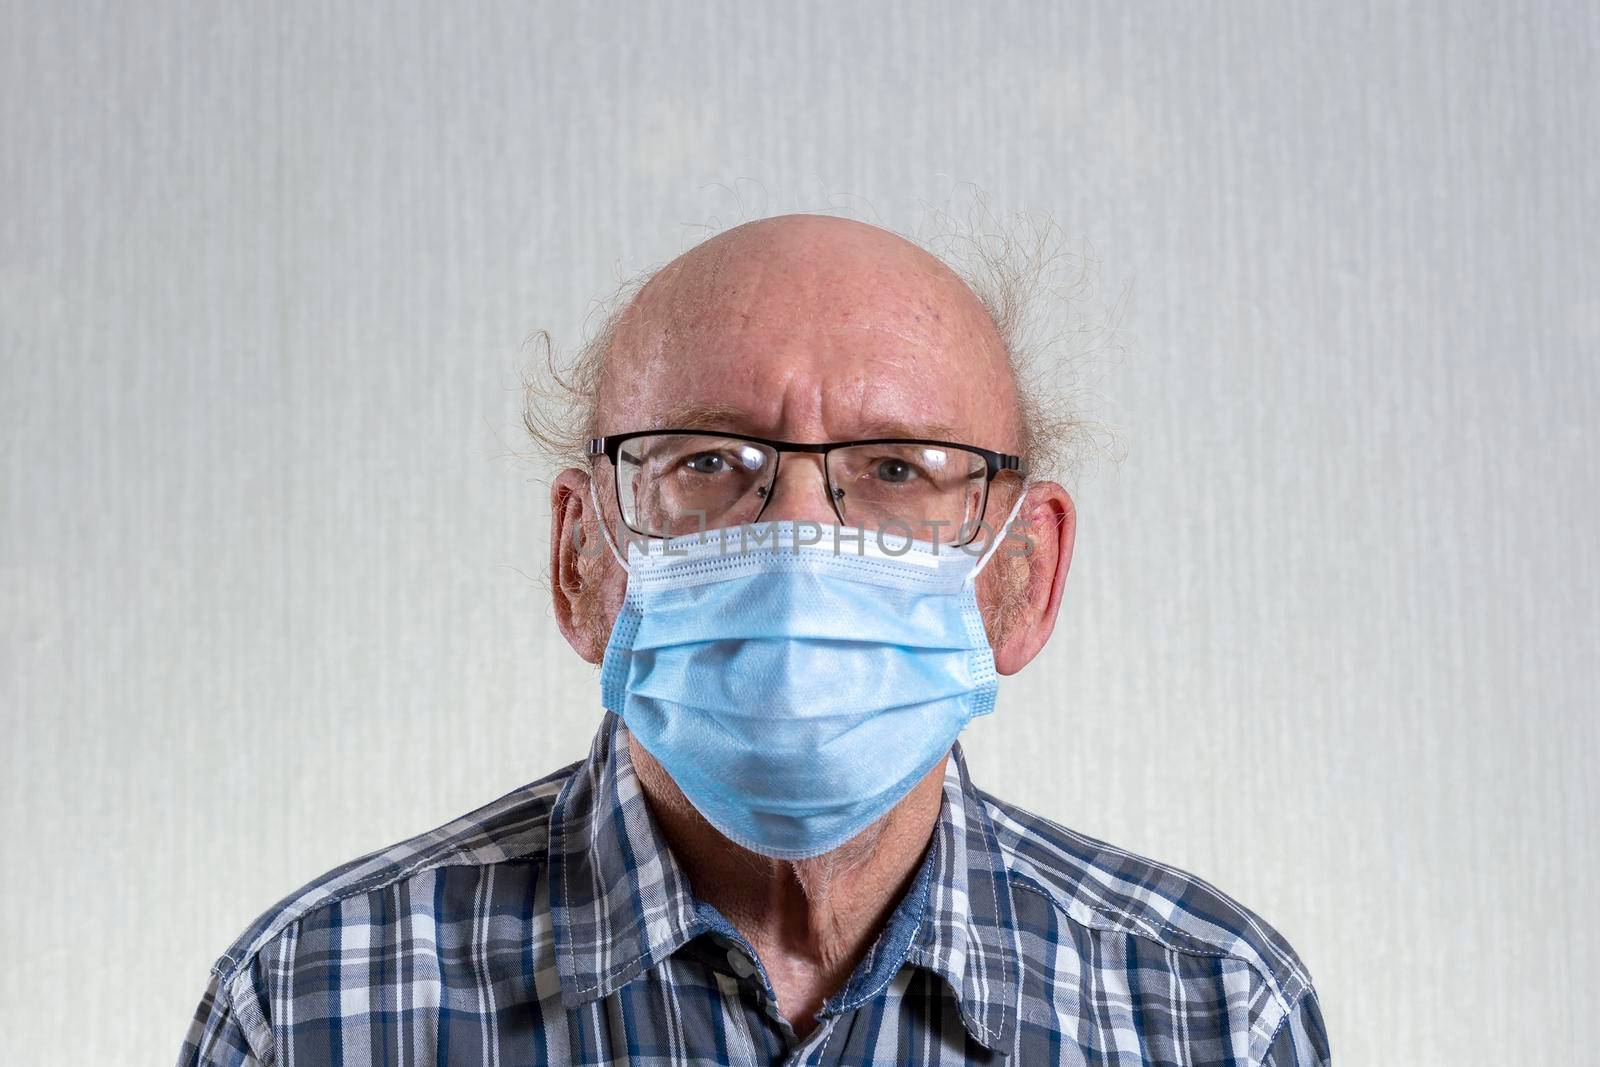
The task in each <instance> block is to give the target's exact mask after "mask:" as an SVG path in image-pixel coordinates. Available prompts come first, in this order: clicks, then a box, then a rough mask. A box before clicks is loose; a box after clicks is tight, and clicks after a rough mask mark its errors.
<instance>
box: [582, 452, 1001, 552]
mask: <svg viewBox="0 0 1600 1067" xmlns="http://www.w3.org/2000/svg"><path fill="white" fill-rule="evenodd" d="M662 434H682V435H685V436H692V437H725V438H728V439H729V440H732V441H748V442H750V443H751V444H755V445H765V446H766V447H768V448H770V449H772V450H773V452H774V453H775V454H776V458H774V459H773V461H772V482H771V484H773V485H776V484H777V481H778V470H779V468H780V467H782V466H783V454H784V453H785V452H800V453H803V454H806V455H813V456H821V457H822V471H823V477H824V478H827V472H828V453H830V452H832V451H834V450H836V449H840V448H853V447H855V446H857V445H917V446H921V447H927V448H959V449H961V450H962V451H963V452H972V453H975V454H976V455H978V456H981V457H982V458H983V462H984V468H985V473H984V479H983V504H982V506H981V507H980V508H979V509H978V518H979V520H980V522H981V520H982V518H983V516H984V515H985V514H987V513H988V510H989V487H990V486H991V485H992V484H994V479H995V475H997V474H999V473H1000V472H1001V471H1015V472H1016V473H1017V474H1019V475H1022V476H1024V477H1026V475H1027V473H1028V462H1027V460H1025V459H1023V458H1022V457H1021V456H1014V455H1011V454H1010V453H1008V452H996V451H995V450H994V449H992V448H980V447H979V446H977V445H966V444H961V443H959V442H956V441H935V440H933V439H931V438H926V437H866V438H862V439H861V440H859V441H824V442H821V443H817V444H812V443H805V442H799V441H775V440H773V439H772V438H770V437H751V436H750V435H749V434H742V433H728V432H726V431H723V430H708V429H705V428H703V427H702V428H700V429H670V428H669V429H661V430H635V431H633V432H632V433H614V434H607V435H606V436H605V437H591V438H590V439H589V441H588V443H587V444H585V445H584V448H583V454H584V456H585V457H586V458H589V459H593V458H595V457H596V456H604V457H606V459H607V460H609V461H610V462H611V469H612V471H613V472H615V471H616V470H617V455H618V453H620V452H621V451H622V446H623V445H624V444H626V443H627V442H629V441H632V440H633V439H634V438H637V437H657V436H660V435H662ZM611 481H612V486H611V488H612V494H613V496H615V497H616V501H617V515H618V517H620V518H621V519H622V521H623V524H624V525H626V526H627V527H628V529H629V530H632V531H633V532H634V533H636V534H638V535H639V536H640V537H655V538H660V537H663V536H664V535H662V534H654V533H649V532H647V531H645V530H641V529H638V528H637V527H635V526H634V525H633V523H631V522H628V517H627V515H626V514H625V513H624V509H623V506H622V484H621V481H620V480H619V479H617V478H615V477H613V478H612V479H611ZM828 489H829V492H828V493H827V494H826V496H827V497H828V503H829V504H830V505H831V506H832V507H833V513H834V514H835V515H837V516H838V518H839V521H840V522H841V523H846V524H848V522H847V520H846V519H845V517H844V513H843V512H842V511H840V510H839V499H838V497H836V496H835V495H834V493H833V491H832V490H833V486H832V485H831V484H830V485H829V486H828ZM770 503H772V497H771V496H770V495H769V496H768V497H766V498H765V499H764V500H762V501H761V507H760V509H759V510H758V511H757V512H756V514H755V518H753V519H751V520H750V521H751V522H760V521H761V516H762V515H764V514H766V511H767V505H768V504H770ZM977 535H978V531H977V530H974V531H973V532H972V533H971V534H969V535H968V537H967V541H971V540H972V538H974V537H976V536H977ZM963 543H965V542H963Z"/></svg>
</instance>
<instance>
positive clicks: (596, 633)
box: [573, 554, 628, 651]
mask: <svg viewBox="0 0 1600 1067" xmlns="http://www.w3.org/2000/svg"><path fill="white" fill-rule="evenodd" d="M592 566H593V567H594V570H593V571H591V572H590V573H589V574H586V575H585V576H584V582H583V587H582V589H581V590H580V591H579V593H578V596H577V597H576V598H575V599H574V601H573V607H574V608H575V610H576V613H577V614H578V616H579V617H580V618H582V619H583V624H584V628H585V629H586V630H587V631H588V633H589V637H590V638H591V640H593V641H594V643H595V646H596V648H597V649H598V650H600V651H604V649H605V647H606V643H607V642H608V641H610V640H611V628H612V627H613V626H614V625H615V624H616V621H617V613H618V612H619V611H621V610H622V598H623V595H624V594H625V593H626V592H627V588H628V573H627V572H626V571H624V570H623V569H622V568H621V567H620V566H618V565H617V561H616V560H614V559H612V558H611V557H610V555H609V554H608V555H606V556H602V557H597V558H596V559H595V560H594V561H593V563H592Z"/></svg>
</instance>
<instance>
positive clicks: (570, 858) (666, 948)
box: [549, 711, 1021, 1049]
mask: <svg viewBox="0 0 1600 1067" xmlns="http://www.w3.org/2000/svg"><path fill="white" fill-rule="evenodd" d="M627 737H628V735H627V728H626V727H625V726H624V725H623V724H622V720H621V719H620V718H619V717H618V716H616V715H615V714H613V713H611V712H609V711H608V712H606V713H605V719H604V721H603V722H602V723H601V726H600V729H599V730H598V731H597V732H596V734H595V739H594V744H593V747H592V748H591V749H590V752H589V758H588V759H587V760H586V761H585V762H584V763H583V764H582V765H580V766H579V767H578V768H576V769H575V770H574V772H573V774H572V777H571V778H570V779H568V781H567V783H566V785H565V786H563V787H562V790H561V792H560V794H559V795H558V796H557V798H556V801H555V805H554V807H553V808H552V810H551V813H550V852H549V872H550V911H551V920H552V925H553V927H554V937H555V951H556V973H557V975H558V976H559V978H560V982H561V1000H562V1004H563V1006H564V1007H566V1008H568V1009H572V1008H576V1007H579V1006H580V1005H583V1004H585V1003H588V1002H589V1001H592V1000H597V999H599V998H601V997H605V996H609V995H610V994H611V993H613V992H615V991H616V990H617V989H619V988H620V987H621V986H623V985H625V984H626V983H627V982H629V981H631V980H632V979H634V978H636V977H638V976H639V975H640V974H642V973H644V972H645V971H646V970H648V969H650V968H652V967H654V966H656V965H657V964H659V963H661V962H662V961H663V960H665V959H666V958H667V957H669V956H671V955H672V954H673V953H674V952H676V951H677V950H678V949H679V948H681V947H682V946H683V945H685V944H686V943H688V942H689V941H690V940H692V939H693V938H695V937H697V936H699V935H700V934H703V933H708V932H716V933H721V934H723V935H725V936H728V937H729V938H730V939H732V940H739V941H742V940H743V939H742V938H740V937H739V935H738V933H737V931H735V930H733V929H732V927H731V926H730V925H729V924H728V922H727V920H726V919H724V918H723V917H722V916H721V915H720V914H719V913H718V912H717V911H716V909H715V908H712V907H711V906H710V905H707V904H705V903H703V902H701V901H699V900H697V899H696V898H695V897H694V895H693V893H692V892H691V890H690V886H689V879H688V876H687V875H686V874H685V873H684V872H683V869H682V868H681V867H679V866H678V863H677V861H676V860H675V859H674V858H673V856H672V853H671V851H670V850H669V849H668V848H667V846H666V843H665V842H664V841H663V840H662V839H661V837H660V835H659V831H658V830H657V828H656V826H655V821H654V819H653V818H652V817H651V815H650V810H649V807H648V806H647V804H646V802H645V798H644V794H643V793H642V791H641V790H640V787H639V779H638V776H637V774H636V772H635V771H634V767H633V761H632V760H631V758H630V757H629V754H628V743H627ZM906 961H909V962H911V963H913V964H915V965H917V966H921V967H925V968H927V969H928V970H930V971H932V972H934V973H935V974H937V975H939V976H940V977H941V978H942V979H944V981H945V982H946V983H947V984H948V985H949V987H950V989H951V991H952V993H953V994H954V995H955V999H956V1002H957V1004H958V1006H959V1008H960V1012H961V1018H962V1021H963V1022H964V1023H965V1024H966V1027H967V1029H968V1030H969V1031H970V1032H971V1034H972V1036H973V1038H974V1039H975V1040H977V1041H978V1042H980V1043H981V1044H983V1045H984V1046H986V1047H988V1048H990V1049H996V1048H999V1049H1005V1048H1009V1047H1010V1045H1011V1037H1012V1033H1013V1030H1014V1028H1015V1026H1016V1018H1017V1011H1016V1008H1017V997H1018V990H1019V982H1020V977H1021V959H1020V948H1019V946H1018V943H1017V932H1016V924H1015V916H1014V911H1013V909H1012V902H1011V889H1010V883H1009V882H1008V881H1007V879H1006V875H1005V867H1004V864H1003V862H1002V857H1001V854H1000V851H999V846H998V844H997V843H996V840H995V833H994V827H993V826H992V825H991V823H990V821H989V817H988V813H987V811H986V809H985V807H984V805H983V801H982V799H981V798H980V797H979V796H978V794H977V791H976V789H975V788H974V787H973V785H972V783H971V779H970V778H969V777H968V774H967V766H966V761H965V760H964V759H963V757H962V754H961V746H960V745H959V744H957V745H956V746H955V747H954V749H953V751H952V753H951V759H950V762H949V763H948V764H947V765H946V769H945V781H944V803H943V804H942V806H941V808H940V812H939V819H938V821H937V822H936V823H935V825H934V833H933V841H932V844H931V846H930V848H929V849H928V854H927V857H926V858H925V859H924V861H923V865H922V867H921V869H920V870H919V871H918V874H917V877H916V879H915V880H914V881H913V883H912V887H911V889H910V890H909V891H908V892H907V893H906V896H905V898H904V899H903V900H902V901H901V902H900V904H899V906H898V907H897V908H896V910H895V913H894V915H893V916H891V918H890V920H889V922H888V923H887V924H886V925H885V928H884V931H883V933H882V934H881V935H880V937H879V939H878V941H877V942H876V943H875V944H874V945H873V947H872V949H871V951H870V952H869V953H868V955H867V957H866V958H865V959H863V960H862V962H861V964H860V965H859V966H858V967H857V968H856V972H855V974H853V975H852V976H851V978H850V980H849V981H848V982H847V983H846V984H845V987H844V989H842V990H841V991H840V992H839V993H838V994H836V995H835V996H834V997H833V998H831V999H830V1000H829V1002H828V1004H827V1005H826V1006H825V1008H824V1010H825V1011H830V1012H835V1011H846V1010H849V1009H851V1008H854V1007H856V1006H857V1005H859V1004H860V1003H861V1002H862V1001H864V1000H866V999H867V998H868V997H870V996H873V995H875V994H876V993H877V992H878V991H880V990H881V989H882V988H883V986H884V985H885V984H887V982H888V981H889V979H891V978H893V976H894V974H895V973H896V972H897V971H898V970H899V969H900V966H901V964H902V963H903V962H906Z"/></svg>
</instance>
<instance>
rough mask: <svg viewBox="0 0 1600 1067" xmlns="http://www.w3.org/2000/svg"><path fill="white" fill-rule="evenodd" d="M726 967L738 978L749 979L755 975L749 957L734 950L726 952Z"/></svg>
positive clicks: (754, 969) (754, 968)
mask: <svg viewBox="0 0 1600 1067" xmlns="http://www.w3.org/2000/svg"><path fill="white" fill-rule="evenodd" d="M728 966H729V967H732V968H733V973H734V974H736V975H738V976H739V977H740V978H749V977H750V976H751V975H752V974H755V973H756V967H755V964H753V963H751V962H750V957H749V956H746V955H745V954H744V953H743V952H741V951H739V950H738V949H736V948H730V949H729V950H728Z"/></svg>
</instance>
